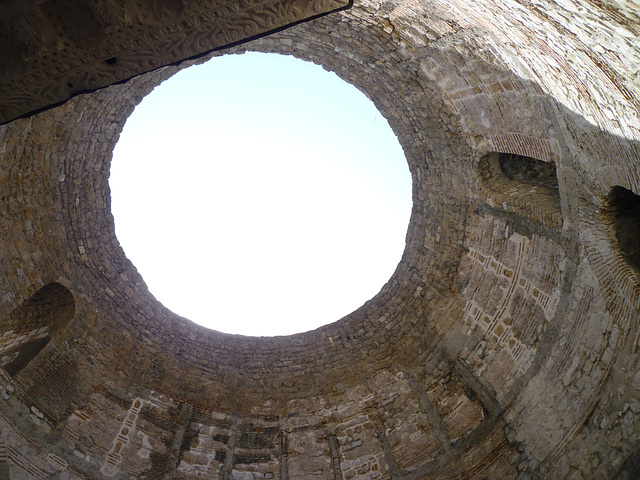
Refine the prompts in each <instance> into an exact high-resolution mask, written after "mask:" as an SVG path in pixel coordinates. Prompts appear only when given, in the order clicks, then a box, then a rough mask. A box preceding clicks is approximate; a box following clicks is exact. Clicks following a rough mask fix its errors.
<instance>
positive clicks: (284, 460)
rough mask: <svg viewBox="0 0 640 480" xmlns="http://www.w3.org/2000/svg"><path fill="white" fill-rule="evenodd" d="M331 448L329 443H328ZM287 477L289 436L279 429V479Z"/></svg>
mask: <svg viewBox="0 0 640 480" xmlns="http://www.w3.org/2000/svg"><path fill="white" fill-rule="evenodd" d="M329 448H331V445H329ZM288 478H289V437H287V432H286V431H284V430H280V479H279V480H288Z"/></svg>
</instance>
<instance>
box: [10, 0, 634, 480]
mask: <svg viewBox="0 0 640 480" xmlns="http://www.w3.org/2000/svg"><path fill="white" fill-rule="evenodd" d="M618 7H620V8H619V9H618ZM634 15H635V14H633V13H632V12H629V11H627V10H625V9H624V8H622V6H618V5H617V4H616V3H611V2H608V3H606V4H602V5H600V6H597V5H594V4H592V3H589V4H588V5H587V4H586V3H583V2H579V1H569V0H566V1H564V0H563V1H559V2H546V1H542V2H539V3H537V4H519V3H512V2H507V1H504V2H503V1H483V0H479V1H474V2H473V3H470V2H466V1H464V0H453V1H449V2H439V1H417V2H400V1H384V0H383V1H367V0H365V1H362V2H359V3H356V4H355V5H354V6H353V8H351V9H350V10H346V11H343V12H340V13H337V14H332V15H329V16H326V17H323V18H320V19H317V20H314V21H312V22H307V23H304V24H300V25H297V26H295V27H292V28H290V29H287V30H285V31H282V32H279V33H277V34H274V35H270V36H267V37H264V38H261V39H259V40H255V41H253V42H250V43H248V44H245V45H242V46H236V47H234V48H232V49H230V50H228V51H221V52H217V53H216V54H215V55H223V54H225V53H241V52H242V51H244V50H245V49H250V50H258V51H264V52H278V53H283V54H291V55H295V56H297V57H300V58H303V59H306V60H310V61H314V62H316V63H319V64H321V65H323V66H324V67H325V68H327V69H329V70H332V71H335V72H336V73H337V74H338V75H340V76H341V77H342V78H344V79H345V80H346V81H348V82H350V83H352V84H354V85H356V86H357V87H358V88H359V89H361V90H362V91H363V92H365V93H366V94H367V95H368V96H369V97H370V98H372V99H373V100H374V102H375V103H376V105H377V106H378V108H379V110H380V111H381V113H382V114H383V115H384V116H385V117H386V118H388V119H389V122H390V124H391V125H392V127H393V129H394V131H395V132H396V134H397V135H398V138H399V140H400V142H401V144H402V145H403V147H404V150H405V155H406V157H407V162H408V164H409V167H410V169H411V172H412V176H413V182H414V190H413V199H414V208H413V213H412V218H411V223H410V226H409V230H408V233H407V246H406V250H405V254H404V256H403V259H402V261H401V263H400V264H399V266H398V269H397V271H396V272H395V274H394V275H393V276H392V278H391V279H390V280H389V282H388V283H387V284H386V285H385V286H384V288H383V289H382V290H381V292H380V293H379V294H378V295H377V296H375V297H374V298H372V299H371V300H370V301H369V302H367V303H366V304H365V305H363V306H362V307H361V308H360V309H358V310H357V311H355V312H353V313H352V314H350V315H348V316H347V317H345V318H343V319H340V320H338V321H336V322H335V323H333V324H330V325H328V326H326V327H322V328H320V329H318V330H316V331H313V332H307V333H304V334H299V335H294V336H291V337H275V338H252V337H241V336H233V335H225V334H221V333H218V332H214V331H208V330H206V329H203V328H201V327H198V326H196V325H194V324H192V323H191V322H189V321H188V320H186V319H183V318H180V317H178V316H176V315H174V314H173V313H171V312H170V311H168V310H167V309H165V308H164V307H163V306H162V305H160V304H159V303H158V302H157V301H156V300H155V299H154V298H153V297H152V296H151V295H150V294H149V292H148V291H147V289H146V287H145V285H144V282H143V280H142V278H141V277H140V276H139V275H138V273H137V271H136V270H135V267H134V266H133V265H131V263H130V262H129V261H128V260H127V259H126V257H125V255H124V253H123V251H122V249H121V248H120V246H119V244H118V241H117V239H116V237H115V231H114V226H113V218H112V217H111V214H110V211H109V205H110V198H109V189H108V183H107V179H108V175H109V161H110V158H111V152H112V150H113V147H114V145H115V143H116V141H117V138H118V134H119V132H120V130H121V128H122V126H123V124H124V122H125V120H126V118H127V116H128V115H129V114H130V112H131V111H132V109H133V108H134V106H135V105H136V104H137V103H138V102H139V101H140V100H141V99H142V98H143V97H144V95H145V94H146V93H148V92H149V91H150V90H151V89H152V88H153V87H154V86H155V85H157V84H158V83H159V82H161V81H162V80H163V79H165V78H167V77H168V76H169V75H171V74H172V73H174V72H175V71H177V70H178V69H179V68H181V67H183V66H186V64H185V65H182V66H181V67H177V66H173V67H167V68H163V69H160V70H157V71H154V72H152V73H149V74H145V75H141V76H138V77H136V78H134V79H132V80H130V81H128V82H125V83H122V84H116V85H112V86H110V87H108V88H104V89H102V90H100V91H98V92H94V93H91V94H87V95H81V96H78V97H75V98H73V99H71V100H70V101H69V102H67V103H65V104H64V105H62V106H60V107H57V108H55V109H51V110H48V111H46V112H42V113H40V114H38V115H33V116H31V117H29V118H25V119H20V120H16V121H14V122H11V123H9V124H7V125H4V126H2V127H0V141H1V143H0V192H1V193H0V355H2V353H1V352H3V351H6V352H7V353H11V352H15V351H17V350H16V349H17V348H20V345H26V344H27V343H28V342H29V341H30V339H31V338H32V337H33V335H36V336H37V335H39V334H38V333H33V331H34V329H36V328H37V329H40V328H47V326H53V325H56V326H58V325H61V326H62V327H61V328H57V327H56V328H55V329H54V328H53V327H52V328H50V329H49V330H47V331H46V332H45V331H44V330H43V331H42V332H41V333H42V334H46V335H47V336H48V337H47V338H50V340H49V342H48V343H47V345H46V346H45V347H44V348H42V350H40V351H38V352H36V353H35V354H34V355H33V356H31V357H30V358H27V360H28V361H27V362H25V364H24V365H22V366H21V368H20V369H13V370H12V371H11V372H8V371H7V370H6V369H4V368H3V369H0V375H1V377H0V379H1V382H0V384H1V386H2V388H1V389H0V392H1V393H2V397H1V398H0V405H1V407H0V472H6V471H7V470H8V471H9V473H10V478H11V479H32V478H41V479H47V478H68V479H80V478H95V479H108V478H114V479H126V478H146V479H160V478H162V479H165V478H180V479H197V478H221V479H231V478H234V479H238V478H239V479H268V478H273V479H282V480H293V479H300V480H302V479H311V478H322V479H331V480H333V479H335V480H345V479H377V478H380V479H394V480H395V479H400V478H402V479H416V480H418V479H435V478H440V479H448V478H478V479H481V478H499V479H509V478H514V479H515V478H519V479H525V478H550V479H573V478H617V477H618V476H619V477H620V478H634V476H637V472H638V459H637V451H638V449H639V448H640V436H639V432H640V424H639V423H638V420H637V418H638V413H639V412H640V379H639V378H638V376H637V374H636V372H637V371H638V370H639V367H640V366H639V365H638V362H639V359H638V343H639V339H640V334H639V332H638V319H639V318H640V295H639V293H640V285H639V283H638V282H639V277H638V273H637V270H636V269H634V267H633V265H632V264H630V263H629V252H628V251H627V250H628V249H629V247H626V246H624V248H622V247H621V244H620V240H619V238H618V237H617V232H618V231H619V230H620V227H619V226H617V223H618V224H619V223H620V222H622V223H625V222H624V218H623V219H622V220H620V218H621V217H620V216H618V217H616V212H615V209H612V198H613V197H615V195H613V196H612V194H611V192H612V191H614V192H615V191H616V190H615V189H616V187H621V188H624V189H626V190H628V191H630V192H633V193H634V194H638V193H639V192H640V176H639V173H638V172H640V169H639V168H638V167H639V163H640V155H639V153H640V150H639V148H638V141H639V140H640V133H639V132H640V130H639V128H640V120H639V118H640V116H639V115H638V114H639V113H640V112H638V106H637V99H638V98H640V95H639V93H640V91H639V90H640V83H639V82H638V78H637V71H638V65H640V61H639V60H640V49H639V48H638V45H637V38H638V31H639V30H640V25H639V24H638V21H637V17H635V16H634ZM497 154H508V155H509V156H510V158H511V160H512V161H514V162H515V161H517V160H518V156H520V157H531V158H533V159H535V160H538V161H541V162H545V163H546V164H547V165H553V167H554V168H555V175H556V177H557V187H556V183H555V182H552V183H553V186H552V188H548V183H547V181H546V180H545V183H544V184H543V185H540V184H539V183H538V184H536V182H534V181H531V178H530V177H527V175H520V174H518V175H515V174H513V175H511V176H510V175H507V174H506V173H505V171H504V170H502V171H501V167H500V165H499V162H498V163H497V164H496V162H495V161H492V160H491V159H492V158H494V159H495V158H496V157H495V155H497ZM496 165H497V166H496ZM512 167H514V169H515V170H516V171H519V170H523V171H525V172H526V171H530V170H531V168H530V166H529V167H527V168H523V169H519V168H517V165H512ZM535 168H538V167H535ZM540 169H541V170H545V171H546V167H540ZM521 173H522V172H521ZM547 180H548V179H547ZM633 218H635V217H633ZM616 222H617V223H616ZM631 228H632V229H634V228H636V227H635V226H634V225H633V226H631ZM623 244H624V242H623ZM624 245H626V244H624ZM51 284H55V285H60V287H55V288H60V290H59V292H66V291H68V292H69V294H70V295H72V297H73V305H74V310H73V312H74V313H73V314H72V318H70V319H68V318H66V317H65V318H64V319H60V322H58V321H57V320H56V319H58V317H60V316H61V315H62V314H61V313H60V312H69V311H70V310H69V309H65V308H61V305H62V306H64V305H69V304H70V302H60V301H57V302H56V301H53V302H50V303H51V306H50V307H47V302H45V301H42V296H38V292H39V291H41V289H42V288H43V287H45V286H46V285H51ZM63 289H64V290H63ZM61 295H63V296H64V295H66V294H61ZM47 298H48V297H47ZM65 298H66V297H65ZM30 305H31V306H33V305H38V306H39V307H38V310H37V311H42V312H44V317H43V318H38V319H35V318H27V317H28V316H29V315H27V312H29V311H32V309H30V307H29V306H30ZM56 305H57V307H56ZM25 306H26V307H25ZM33 311H35V310H33ZM65 315H66V314H65ZM62 316H64V315H62ZM9 341H11V342H13V343H12V344H11V345H12V346H11V347H5V345H8V342H9ZM3 342H6V343H3ZM20 342H24V343H20ZM16 345H18V346H16ZM3 348H6V349H5V350H2V349H3ZM30 351H31V350H30ZM25 358H26V357H25ZM0 363H2V362H0ZM6 364H7V365H8V364H10V360H9V363H6ZM7 467H8V468H7Z"/></svg>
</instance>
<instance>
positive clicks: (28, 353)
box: [0, 282, 76, 377]
mask: <svg viewBox="0 0 640 480" xmlns="http://www.w3.org/2000/svg"><path fill="white" fill-rule="evenodd" d="M75 311H76V306H75V299H74V297H73V294H72V293H71V291H70V290H69V289H68V288H66V287H65V286H63V285H61V284H59V283H55V282H53V283H49V284H47V285H45V286H44V287H42V288H41V289H40V290H38V291H37V292H36V293H35V294H34V295H33V296H32V297H30V298H29V299H27V300H26V301H25V302H24V303H23V304H22V305H20V306H18V307H17V308H16V309H15V310H13V312H11V314H10V315H9V316H8V317H7V318H5V319H4V320H3V321H2V322H1V323H0V368H3V369H4V370H6V372H7V373H8V374H9V375H10V376H12V377H13V376H15V375H16V374H17V373H18V372H20V371H21V370H22V369H23V368H24V367H25V366H27V364H28V363H29V362H30V361H31V360H33V358H35V357H36V355H38V353H40V351H41V350H42V349H43V348H44V347H45V346H46V345H47V343H49V341H50V340H51V339H52V338H54V337H55V336H56V335H58V334H59V333H60V332H61V331H62V330H64V329H65V328H66V326H67V325H68V324H69V322H70V321H71V320H72V319H73V317H74V315H75Z"/></svg>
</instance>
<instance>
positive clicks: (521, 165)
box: [479, 152, 562, 226]
mask: <svg viewBox="0 0 640 480" xmlns="http://www.w3.org/2000/svg"><path fill="white" fill-rule="evenodd" d="M479 171H480V176H481V178H482V180H483V183H484V188H485V190H486V191H487V193H488V194H489V196H490V198H491V199H492V200H493V202H494V203H496V204H497V205H496V206H499V207H501V208H503V209H507V210H511V211H514V212H515V213H518V214H521V215H526V216H529V217H533V218H536V217H538V218H537V220H539V221H542V222H544V223H545V224H551V225H556V226H561V225H562V213H561V209H560V193H559V188H558V177H557V175H556V167H555V164H553V163H551V162H545V161H542V160H538V159H536V158H532V157H526V156H524V155H517V154H513V153H500V152H494V153H490V154H489V155H487V156H485V157H483V158H482V159H481V161H480V164H479Z"/></svg>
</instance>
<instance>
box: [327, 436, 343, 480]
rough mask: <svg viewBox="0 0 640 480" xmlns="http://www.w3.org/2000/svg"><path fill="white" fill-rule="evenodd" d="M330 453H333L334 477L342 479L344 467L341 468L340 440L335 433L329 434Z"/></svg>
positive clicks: (336, 479) (337, 479)
mask: <svg viewBox="0 0 640 480" xmlns="http://www.w3.org/2000/svg"><path fill="white" fill-rule="evenodd" d="M327 441H328V442H329V455H331V463H332V464H333V477H334V479H335V480H342V469H341V468H340V456H341V455H342V453H341V451H340V441H339V440H338V437H336V436H335V435H329V437H328V438H327Z"/></svg>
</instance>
